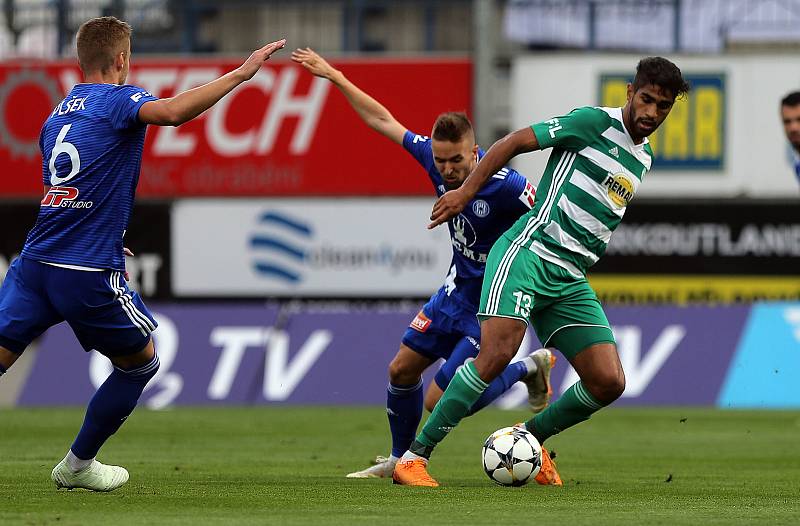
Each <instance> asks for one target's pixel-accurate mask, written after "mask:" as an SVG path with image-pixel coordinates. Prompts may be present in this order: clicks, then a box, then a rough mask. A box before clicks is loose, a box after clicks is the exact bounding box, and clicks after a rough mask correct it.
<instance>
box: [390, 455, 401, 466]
mask: <svg viewBox="0 0 800 526" xmlns="http://www.w3.org/2000/svg"><path fill="white" fill-rule="evenodd" d="M398 460H400V457H396V456H394V455H389V462H391V463H392V464H397V461H398Z"/></svg>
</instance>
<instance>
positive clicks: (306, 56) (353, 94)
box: [292, 48, 406, 144]
mask: <svg viewBox="0 0 800 526" xmlns="http://www.w3.org/2000/svg"><path fill="white" fill-rule="evenodd" d="M292 60H294V61H295V62H297V63H298V64H300V65H302V66H303V67H304V68H305V69H306V70H308V71H309V72H310V73H311V74H313V75H316V76H317V77H321V78H325V79H328V80H329V81H331V82H332V83H333V85H334V86H336V87H337V88H338V89H339V91H341V92H342V94H343V95H344V96H345V98H346V99H347V102H349V103H350V106H352V108H353V109H354V110H355V112H356V113H357V114H358V116H359V117H360V118H361V120H362V121H364V123H365V124H366V125H367V126H369V127H370V128H372V129H373V130H375V131H377V132H378V133H380V134H382V135H385V136H386V137H387V138H389V139H390V140H392V141H394V142H396V143H397V144H403V136H404V135H405V133H406V128H405V127H404V126H403V125H402V124H400V123H399V122H397V119H395V118H394V116H393V115H392V113H391V112H390V111H389V110H388V109H386V107H384V106H383V105H382V104H381V103H380V102H378V101H377V100H375V99H374V98H372V96H370V95H369V94H368V93H366V92H365V91H364V90H362V89H361V88H359V87H358V86H356V85H355V84H353V83H352V82H351V81H350V79H348V78H347V77H346V76H345V74H344V73H342V72H341V71H339V70H337V69H335V68H333V67H332V66H331V65H330V64H329V63H328V62H327V61H326V60H325V59H324V58H322V57H321V56H320V55H319V54H318V53H316V52H315V51H314V50H312V49H311V48H305V49H297V50H295V51H293V52H292Z"/></svg>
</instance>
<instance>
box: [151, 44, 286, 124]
mask: <svg viewBox="0 0 800 526" xmlns="http://www.w3.org/2000/svg"><path fill="white" fill-rule="evenodd" d="M285 44H286V40H278V41H275V42H270V43H269V44H267V45H266V46H264V47H262V48H260V49H257V50H255V51H254V52H253V53H252V54H251V55H250V56H249V57H248V58H247V60H246V61H245V62H244V63H243V64H242V65H241V66H239V67H238V68H236V69H235V70H233V71H230V72H228V73H226V74H225V75H223V76H221V77H220V78H218V79H216V80H213V81H211V82H209V83H208V84H203V85H202V86H198V87H196V88H192V89H190V90H187V91H184V92H182V93H179V94H177V95H175V96H174V97H171V98H168V99H160V100H155V101H151V102H146V103H144V104H143V105H142V107H141V108H140V109H139V120H141V121H142V122H145V123H147V124H156V125H161V126H180V125H181V124H183V123H185V122H188V121H190V120H192V119H194V118H195V117H197V116H198V115H200V114H201V113H203V112H204V111H206V110H207V109H208V108H210V107H211V106H213V105H214V104H216V103H217V102H219V100H220V99H221V98H222V97H224V96H225V95H227V94H228V93H230V92H231V91H233V89H234V88H235V87H236V86H238V85H239V84H241V83H242V82H245V81H248V80H250V79H251V78H253V76H254V75H255V74H256V73H257V72H258V70H259V69H260V68H261V65H262V64H263V63H264V62H266V61H267V60H268V59H269V57H270V56H271V55H272V54H273V53H274V52H276V51H277V50H279V49H281V48H283V46H284V45H285Z"/></svg>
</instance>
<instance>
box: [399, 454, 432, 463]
mask: <svg viewBox="0 0 800 526" xmlns="http://www.w3.org/2000/svg"><path fill="white" fill-rule="evenodd" d="M416 459H421V460H422V461H423V462H424V463H425V464H426V465H427V464H428V459H427V458H425V457H421V456H419V455H417V454H416V453H412V452H411V451H406V452H405V453H403V456H402V457H401V458H400V460H416Z"/></svg>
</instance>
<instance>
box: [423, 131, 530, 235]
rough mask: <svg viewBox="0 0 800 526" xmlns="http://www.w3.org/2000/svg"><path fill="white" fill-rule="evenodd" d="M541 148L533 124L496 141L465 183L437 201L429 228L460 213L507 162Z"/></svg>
mask: <svg viewBox="0 0 800 526" xmlns="http://www.w3.org/2000/svg"><path fill="white" fill-rule="evenodd" d="M538 149H539V141H538V140H537V139H536V135H535V134H534V133H533V129H532V128H530V127H526V128H522V129H521V130H517V131H515V132H511V133H509V134H508V135H506V136H505V137H503V138H502V139H500V140H499V141H497V142H496V143H494V144H493V145H492V147H491V148H489V151H487V152H486V155H484V156H483V158H482V159H481V160H480V162H479V163H478V165H477V166H476V167H475V169H474V170H472V172H471V173H470V174H469V175H468V176H467V178H466V179H465V180H464V184H462V185H461V186H460V187H459V188H458V189H457V190H450V191H449V192H447V193H445V194H444V195H443V196H442V197H440V198H439V199H438V200H437V201H436V203H435V204H434V205H433V211H432V212H431V223H430V224H429V225H428V228H429V229H430V228H435V227H437V226H439V225H441V224H442V223H446V222H447V221H448V220H450V219H451V218H453V217H455V216H457V215H458V214H459V213H461V211H462V210H464V207H465V206H466V205H467V203H468V202H469V201H470V200H471V199H473V198H474V197H475V195H476V194H477V193H478V191H479V190H480V189H481V188H483V185H485V184H486V181H488V180H489V177H491V176H492V175H493V174H495V173H497V171H498V170H500V168H502V167H503V166H505V165H507V164H508V161H510V160H511V159H512V158H514V157H516V156H517V155H519V154H521V153H525V152H532V151H534V150H538Z"/></svg>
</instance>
